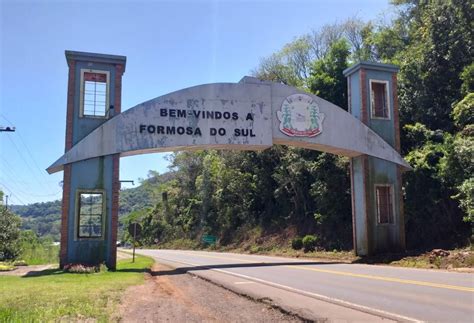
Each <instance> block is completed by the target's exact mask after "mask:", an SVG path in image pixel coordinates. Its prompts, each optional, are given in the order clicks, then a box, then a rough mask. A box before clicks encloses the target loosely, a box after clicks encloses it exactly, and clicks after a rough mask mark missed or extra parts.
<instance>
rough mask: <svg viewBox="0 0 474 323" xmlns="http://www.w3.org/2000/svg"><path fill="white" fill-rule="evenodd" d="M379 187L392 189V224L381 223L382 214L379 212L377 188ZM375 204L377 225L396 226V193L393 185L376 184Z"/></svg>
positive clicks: (390, 192)
mask: <svg viewBox="0 0 474 323" xmlns="http://www.w3.org/2000/svg"><path fill="white" fill-rule="evenodd" d="M378 187H388V188H389V189H390V191H389V194H390V202H391V206H392V207H391V209H392V222H385V223H382V222H381V221H380V212H379V203H378V199H377V188H378ZM374 204H375V213H376V216H377V225H382V226H384V225H395V191H394V185H393V184H374Z"/></svg>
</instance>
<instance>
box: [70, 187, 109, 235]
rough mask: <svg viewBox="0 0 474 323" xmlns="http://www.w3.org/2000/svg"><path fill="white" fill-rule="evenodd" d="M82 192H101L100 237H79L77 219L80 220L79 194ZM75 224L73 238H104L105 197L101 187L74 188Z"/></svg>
mask: <svg viewBox="0 0 474 323" xmlns="http://www.w3.org/2000/svg"><path fill="white" fill-rule="evenodd" d="M82 194H102V221H101V235H100V237H80V236H79V229H80V227H79V223H80V222H79V221H80V216H81V214H80V212H81V195H82ZM75 202H76V203H75V214H76V216H75V218H76V219H75V225H74V240H75V241H79V240H105V235H106V232H105V221H106V218H107V213H106V210H107V199H106V191H105V190H102V189H77V190H76V201H75Z"/></svg>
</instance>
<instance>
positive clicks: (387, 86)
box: [369, 79, 392, 120]
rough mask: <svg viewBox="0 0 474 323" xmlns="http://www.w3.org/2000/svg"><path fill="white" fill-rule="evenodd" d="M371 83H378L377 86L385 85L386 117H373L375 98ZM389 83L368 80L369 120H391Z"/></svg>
mask: <svg viewBox="0 0 474 323" xmlns="http://www.w3.org/2000/svg"><path fill="white" fill-rule="evenodd" d="M373 83H379V84H385V104H386V105H387V116H386V117H378V116H376V115H375V107H374V105H375V97H374V91H372V84H373ZM389 86H390V82H389V81H387V80H376V79H370V80H369V97H370V118H371V119H377V120H391V119H392V114H391V112H390V110H391V109H390V96H389V93H390V89H389Z"/></svg>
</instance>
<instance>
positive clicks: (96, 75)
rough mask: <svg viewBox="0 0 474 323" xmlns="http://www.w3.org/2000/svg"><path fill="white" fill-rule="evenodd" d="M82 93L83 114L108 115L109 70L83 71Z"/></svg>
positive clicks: (87, 115)
mask: <svg viewBox="0 0 474 323" xmlns="http://www.w3.org/2000/svg"><path fill="white" fill-rule="evenodd" d="M82 93H83V94H82V97H81V101H82V111H81V112H82V116H84V117H106V116H107V112H108V109H107V104H108V72H98V71H83V74H82Z"/></svg>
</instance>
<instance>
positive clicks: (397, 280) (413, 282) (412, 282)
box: [189, 253, 474, 293]
mask: <svg viewBox="0 0 474 323" xmlns="http://www.w3.org/2000/svg"><path fill="white" fill-rule="evenodd" d="M189 255H193V254H189ZM194 255H196V254H194ZM198 256H199V257H204V258H215V259H221V260H236V261H241V262H245V263H265V264H271V262H264V261H261V262H256V261H251V260H247V259H240V258H233V257H219V256H211V255H203V254H200V253H199V254H198ZM283 267H286V268H291V269H299V270H309V271H314V272H320V273H326V274H333V275H340V276H349V277H356V278H365V279H371V280H379V281H386V282H394V283H400V284H407V285H418V286H427V287H434V288H443V289H452V290H457V291H462V292H471V293H474V288H471V287H464V286H456V285H447V284H438V283H431V282H424V281H418V280H411V279H400V278H392V277H384V276H376V275H366V274H355V273H350V272H344V271H338V270H330V269H320V268H312V267H307V266H294V265H285V266H283Z"/></svg>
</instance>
